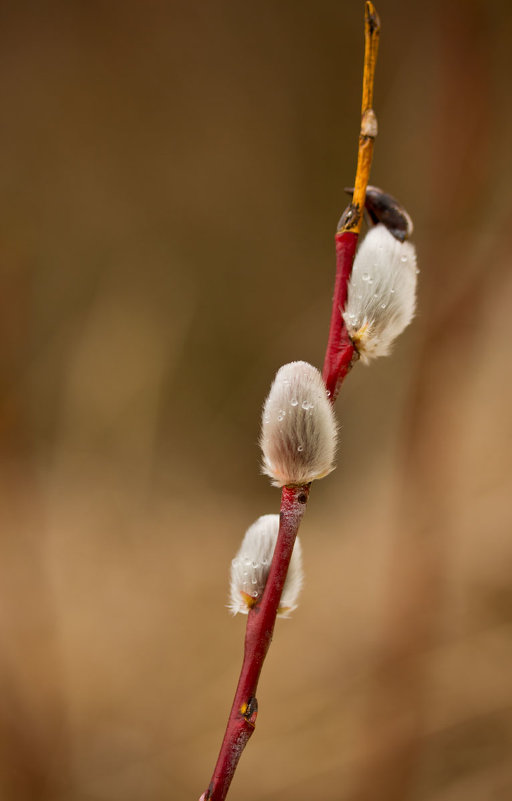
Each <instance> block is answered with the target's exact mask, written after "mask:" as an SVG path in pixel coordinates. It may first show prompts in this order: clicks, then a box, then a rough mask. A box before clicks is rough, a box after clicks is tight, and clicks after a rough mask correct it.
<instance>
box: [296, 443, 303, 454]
mask: <svg viewBox="0 0 512 801" xmlns="http://www.w3.org/2000/svg"><path fill="white" fill-rule="evenodd" d="M297 450H298V451H299V453H302V451H303V450H304V446H303V445H299V446H298V447H297Z"/></svg>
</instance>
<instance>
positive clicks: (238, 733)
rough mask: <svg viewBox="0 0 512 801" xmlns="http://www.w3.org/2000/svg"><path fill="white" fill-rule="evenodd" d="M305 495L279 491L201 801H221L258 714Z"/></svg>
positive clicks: (304, 490) (302, 491)
mask: <svg viewBox="0 0 512 801" xmlns="http://www.w3.org/2000/svg"><path fill="white" fill-rule="evenodd" d="M308 496H309V484H308V485H306V486H303V487H283V491H282V495H281V515H280V518H281V519H280V523H279V533H278V535H277V542H276V547H275V550H274V556H273V558H272V565H271V568H270V573H269V575H268V579H267V583H266V585H265V590H264V592H263V596H262V598H261V601H260V603H258V604H257V605H256V606H254V607H253V608H252V609H251V610H250V612H249V616H248V619H247V628H246V633H245V647H244V659H243V663H242V670H241V673H240V679H239V681H238V687H237V689H236V693H235V699H234V701H233V706H232V708H231V713H230V715H229V719H228V725H227V727H226V733H225V734H224V740H223V741H222V746H221V749H220V752H219V758H218V760H217V764H216V766H215V770H214V772H213V777H212V780H211V782H210V786H209V787H208V790H207V791H206V792H205V793H203V795H202V796H201V799H200V801H224V799H225V798H226V795H227V792H228V789H229V785H230V784H231V779H232V778H233V774H234V772H235V770H236V766H237V765H238V760H239V759H240V757H241V755H242V751H243V750H244V748H245V746H246V744H247V741H248V740H249V738H250V736H251V734H252V733H253V731H254V726H255V723H256V715H257V713H258V705H257V702H256V690H257V687H258V680H259V677H260V673H261V669H262V667H263V662H264V661H265V657H266V655H267V651H268V649H269V646H270V643H271V641H272V634H273V632H274V625H275V622H276V615H277V610H278V608H279V601H280V600H281V593H282V591H283V587H284V582H285V580H286V574H287V573H288V566H289V564H290V559H291V556H292V551H293V546H294V544H295V538H296V536H297V531H298V530H299V525H300V521H301V520H302V516H303V514H304V512H305V510H306V503H307V500H308Z"/></svg>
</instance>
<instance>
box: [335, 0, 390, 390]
mask: <svg viewBox="0 0 512 801" xmlns="http://www.w3.org/2000/svg"><path fill="white" fill-rule="evenodd" d="M364 30H365V50H364V71H363V99H362V104H361V131H360V134H359V149H358V155H357V170H356V180H355V183H354V195H353V197H352V202H351V203H350V205H349V206H348V207H347V209H346V210H345V212H344V214H343V216H342V218H341V220H340V226H339V228H338V231H337V232H336V236H335V243H336V279H335V283H334V297H333V301H332V312H331V325H330V328H329V336H328V339H327V350H326V353H325V360H324V368H323V379H324V382H325V386H326V387H327V392H328V394H329V397H330V399H331V401H332V402H333V403H334V401H335V400H336V396H337V394H338V392H339V389H340V386H341V382H342V381H343V379H344V378H345V376H346V375H347V373H348V371H349V370H350V368H351V367H352V364H353V363H354V361H355V360H356V359H357V352H356V350H355V348H354V345H353V344H352V340H351V339H350V337H349V335H348V332H347V327H346V325H345V322H344V320H343V317H342V312H343V309H344V308H345V303H346V301H347V290H348V281H349V278H350V274H351V272H352V265H353V264H354V256H355V253H356V245H357V240H358V238H359V232H360V230H361V223H362V219H363V209H364V204H365V199H366V187H367V186H368V181H369V178H370V168H371V165H372V157H373V145H374V141H375V137H376V136H377V118H376V116H375V112H374V111H373V108H372V103H373V85H374V81H375V67H376V64H377V52H378V49H379V33H380V20H379V17H378V14H377V12H376V10H375V7H374V5H373V3H370V2H367V3H366V6H365V26H364Z"/></svg>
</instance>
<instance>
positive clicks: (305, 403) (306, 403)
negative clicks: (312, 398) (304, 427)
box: [301, 400, 309, 412]
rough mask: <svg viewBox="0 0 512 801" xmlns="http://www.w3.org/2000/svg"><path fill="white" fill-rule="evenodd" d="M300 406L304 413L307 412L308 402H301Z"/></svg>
mask: <svg viewBox="0 0 512 801" xmlns="http://www.w3.org/2000/svg"><path fill="white" fill-rule="evenodd" d="M301 405H302V408H303V409H304V411H305V412H307V410H308V409H309V401H307V400H305V401H302V404H301Z"/></svg>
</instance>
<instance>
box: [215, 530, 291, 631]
mask: <svg viewBox="0 0 512 801" xmlns="http://www.w3.org/2000/svg"><path fill="white" fill-rule="evenodd" d="M278 531H279V515H263V516H262V517H259V518H258V519H257V520H256V522H255V523H253V524H252V526H250V528H248V529H247V531H246V533H245V537H244V538H243V541H242V545H241V546H240V550H239V551H238V553H237V555H236V557H235V558H234V559H233V561H232V562H231V587H230V603H229V608H230V610H231V612H232V613H233V614H234V615H236V614H237V613H238V612H240V613H242V614H245V615H246V614H247V613H248V612H249V609H251V608H252V607H253V606H254V605H255V604H256V603H258V601H259V600H260V598H261V596H262V595H263V590H264V589H265V584H266V583H267V578H268V574H269V571H270V565H271V563H272V556H273V555H274V548H275V547H276V541H277V534H278ZM302 583H303V572H302V550H301V546H300V542H299V539H298V538H297V539H296V540H295V545H294V546H293V552H292V558H291V560H290V566H289V568H288V575H287V576H286V581H285V584H284V588H283V592H282V595H281V601H280V604H279V609H278V616H279V617H288V616H289V614H290V612H293V610H294V609H296V608H297V598H298V596H299V593H300V591H301V588H302Z"/></svg>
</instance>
